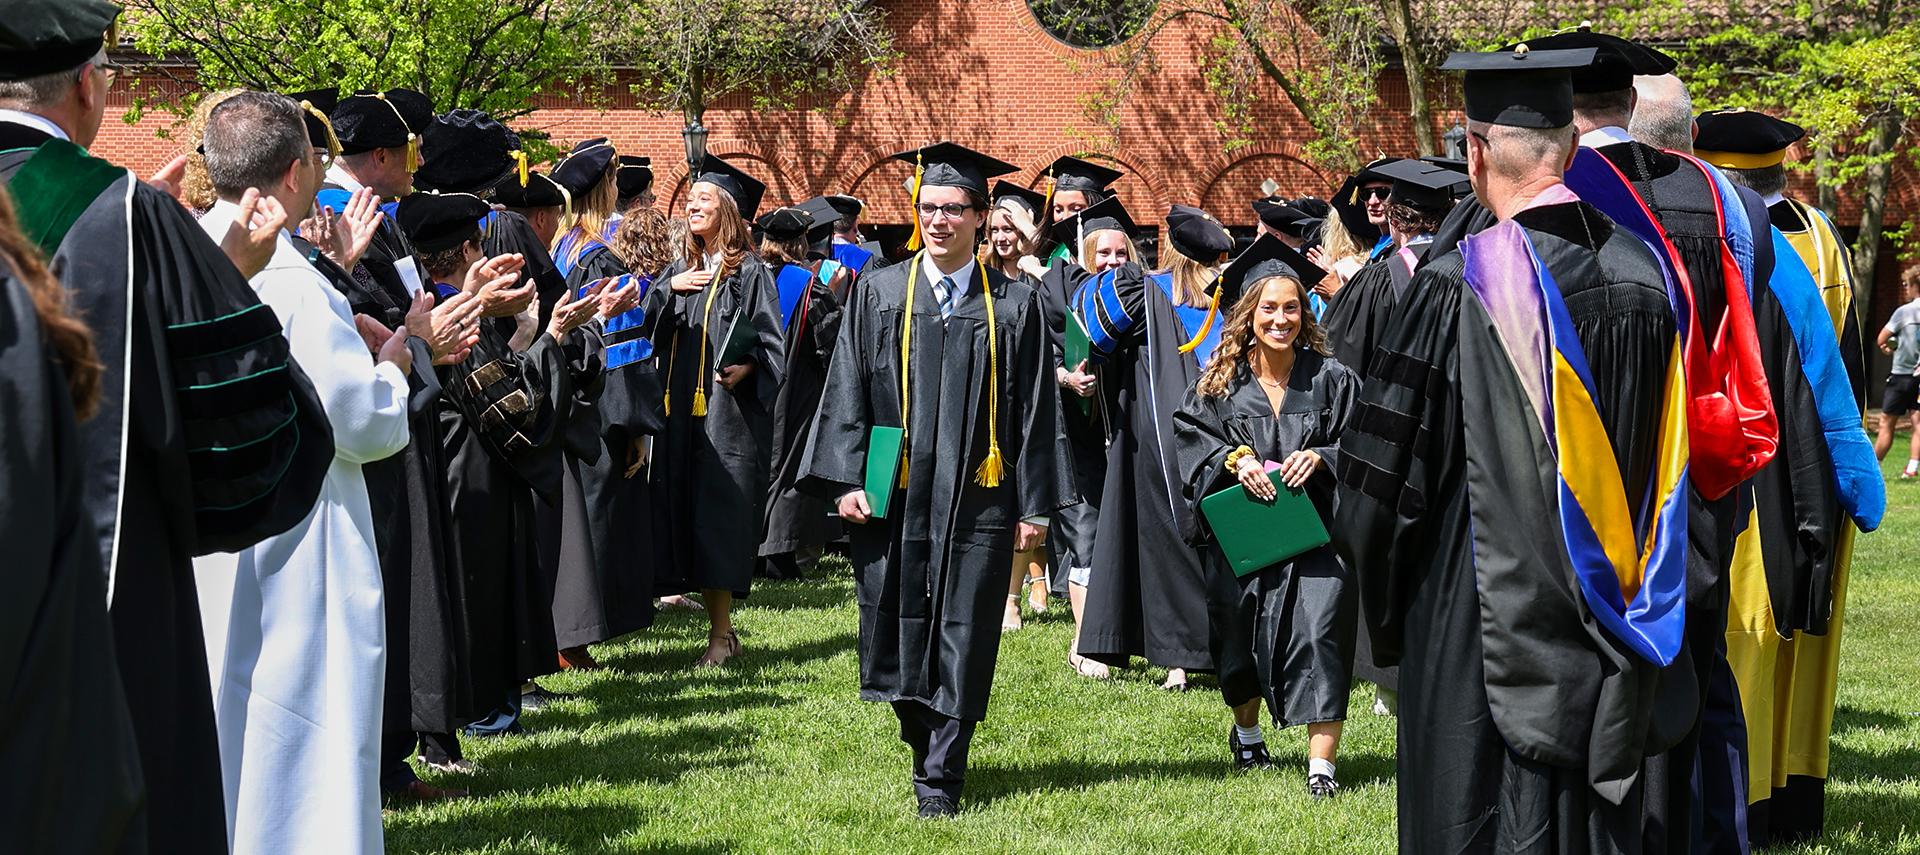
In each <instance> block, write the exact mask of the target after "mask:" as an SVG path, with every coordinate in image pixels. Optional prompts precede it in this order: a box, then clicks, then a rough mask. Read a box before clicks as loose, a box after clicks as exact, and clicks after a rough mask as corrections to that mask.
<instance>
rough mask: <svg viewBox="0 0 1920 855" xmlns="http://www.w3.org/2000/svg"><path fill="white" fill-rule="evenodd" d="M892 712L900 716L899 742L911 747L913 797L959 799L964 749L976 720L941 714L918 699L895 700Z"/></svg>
mask: <svg viewBox="0 0 1920 855" xmlns="http://www.w3.org/2000/svg"><path fill="white" fill-rule="evenodd" d="M893 714H894V715H895V716H896V717H898V718H899V719H900V741H901V742H905V743H906V744H907V747H908V748H911V749H913V794H914V796H915V797H916V798H922V799H924V798H928V797H930V796H946V797H947V798H949V799H953V800H954V801H956V802H958V801H959V800H960V790H961V789H962V788H963V787H965V786H966V777H967V749H969V748H971V747H972V745H973V729H974V727H975V726H976V725H978V724H979V722H974V721H961V720H960V719H957V718H952V717H949V716H946V715H942V714H940V713H937V712H934V711H933V709H932V708H930V707H928V706H927V705H926V704H923V703H920V702H919V701H894V702H893Z"/></svg>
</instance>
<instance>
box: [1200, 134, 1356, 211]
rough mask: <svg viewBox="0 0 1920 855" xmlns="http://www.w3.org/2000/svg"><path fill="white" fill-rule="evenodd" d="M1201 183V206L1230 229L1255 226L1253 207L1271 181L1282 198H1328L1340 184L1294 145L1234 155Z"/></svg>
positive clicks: (1275, 146)
mask: <svg viewBox="0 0 1920 855" xmlns="http://www.w3.org/2000/svg"><path fill="white" fill-rule="evenodd" d="M1203 174H1205V175H1206V176H1207V178H1206V180H1205V181H1203V182H1199V184H1198V186H1199V188H1200V193H1199V205H1200V207H1201V208H1202V209H1204V210H1206V211H1207V212H1208V213H1211V214H1213V215H1214V216H1215V217H1218V218H1219V219H1220V221H1221V222H1223V223H1226V224H1227V225H1253V222H1254V216H1253V209H1252V208H1251V207H1250V203H1251V202H1252V201H1253V200H1254V199H1257V198H1259V197H1261V196H1264V195H1266V194H1265V193H1262V192H1261V191H1260V185H1261V184H1262V183H1263V182H1265V181H1266V180H1267V179H1269V178H1271V179H1273V180H1274V182H1275V183H1277V184H1279V185H1280V188H1279V191H1278V192H1279V195H1282V196H1319V197H1321V198H1325V197H1326V196H1327V195H1328V194H1330V193H1332V192H1333V190H1334V187H1335V185H1336V184H1337V183H1338V182H1337V181H1336V180H1335V179H1334V178H1333V177H1332V176H1330V175H1328V174H1327V172H1326V171H1325V170H1323V169H1321V168H1320V167H1318V166H1316V165H1314V163H1313V162H1311V161H1309V160H1307V159H1306V158H1305V157H1302V156H1301V152H1300V149H1299V147H1298V146H1296V145H1294V144H1292V143H1280V144H1277V145H1269V146H1260V147H1255V148H1251V149H1245V150H1241V151H1238V152H1235V153H1234V154H1233V155H1231V156H1225V157H1222V158H1220V160H1218V161H1216V162H1215V165H1214V166H1213V168H1212V169H1209V170H1207V171H1206V172H1205V173H1203Z"/></svg>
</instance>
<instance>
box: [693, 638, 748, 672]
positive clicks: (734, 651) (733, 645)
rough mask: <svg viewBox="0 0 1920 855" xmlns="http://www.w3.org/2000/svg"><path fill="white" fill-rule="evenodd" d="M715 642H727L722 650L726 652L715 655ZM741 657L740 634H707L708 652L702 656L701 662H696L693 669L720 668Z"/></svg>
mask: <svg viewBox="0 0 1920 855" xmlns="http://www.w3.org/2000/svg"><path fill="white" fill-rule="evenodd" d="M714 642H726V643H725V644H724V645H723V646H722V648H721V649H722V650H723V651H724V652H723V653H722V654H721V655H719V656H715V655H714ZM739 655H740V635H739V634H738V633H734V632H728V633H726V634H725V635H714V634H713V633H707V652H706V653H703V654H701V655H700V659H699V661H697V662H694V663H693V667H695V668H718V667H720V666H722V665H725V664H727V661H728V660H730V659H732V658H733V657H735V656H739Z"/></svg>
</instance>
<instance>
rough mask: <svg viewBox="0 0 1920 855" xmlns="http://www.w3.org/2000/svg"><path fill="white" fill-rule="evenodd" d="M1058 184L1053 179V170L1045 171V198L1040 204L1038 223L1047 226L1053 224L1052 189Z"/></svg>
mask: <svg viewBox="0 0 1920 855" xmlns="http://www.w3.org/2000/svg"><path fill="white" fill-rule="evenodd" d="M1058 183H1059V182H1057V181H1055V180H1054V179H1053V170H1052V169H1048V170H1047V198H1046V201H1044V202H1041V203H1040V209H1041V210H1040V221H1041V222H1044V223H1049V224H1050V223H1052V222H1053V188H1054V185H1056V184H1058Z"/></svg>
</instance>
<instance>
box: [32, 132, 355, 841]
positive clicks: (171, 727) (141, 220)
mask: <svg viewBox="0 0 1920 855" xmlns="http://www.w3.org/2000/svg"><path fill="white" fill-rule="evenodd" d="M47 139H48V137H47V136H46V135H45V134H43V133H41V132H39V131H37V130H34V129H31V128H27V127H25V126H23V125H16V124H12V123H6V122H0V152H4V153H0V178H4V179H7V180H11V179H12V178H13V177H14V175H15V173H16V172H18V171H19V170H20V169H21V168H22V166H23V165H24V164H25V163H26V161H27V159H28V158H29V157H30V156H31V155H32V154H33V153H34V152H32V151H13V149H20V148H26V147H31V146H38V145H41V144H42V143H44V142H46V141H47ZM21 210H22V215H23V221H22V226H23V229H25V228H30V227H31V226H32V225H33V223H32V222H30V221H27V220H25V219H24V217H25V215H26V213H27V211H28V210H29V208H28V207H27V206H25V205H23V206H22V208H21ZM51 255H52V256H53V257H52V259H51V264H50V268H51V269H52V270H54V271H55V272H56V274H57V275H58V276H59V278H60V280H61V284H62V285H64V286H65V287H66V289H67V291H68V293H69V294H70V295H71V297H72V303H71V306H72V308H73V310H74V314H76V315H77V316H78V317H81V318H84V319H85V320H86V322H87V325H88V326H89V327H90V328H91V329H92V330H93V335H94V346H95V347H96V348H97V349H98V351H99V353H100V358H101V360H102V361H103V362H105V363H106V366H107V371H106V375H105V377H104V378H103V381H102V384H101V388H102V389H103V390H104V393H103V396H102V400H101V403H100V410H99V412H98V414H97V415H95V416H94V417H93V418H92V419H90V420H88V421H87V422H86V423H85V424H82V425H81V426H80V441H81V443H82V448H83V453H82V454H81V459H82V460H84V461H85V467H86V468H85V472H84V491H85V497H86V507H87V512H88V515H89V516H90V517H91V518H92V519H91V530H92V536H93V538H94V542H95V543H96V545H97V546H96V548H98V549H99V551H100V555H101V561H102V563H103V564H104V565H105V567H106V573H107V586H108V597H109V602H110V603H111V606H110V614H111V616H112V620H113V640H114V648H115V655H116V658H117V659H118V660H119V661H121V662H125V663H138V664H137V666H129V667H125V668H122V669H120V678H121V682H122V685H123V687H124V689H125V690H126V699H127V706H128V708H129V709H132V710H137V711H138V712H139V714H138V715H136V716H135V717H134V720H133V725H134V733H135V736H136V738H137V739H138V741H139V745H140V768H141V770H142V773H143V775H144V778H145V782H146V795H147V813H146V821H147V845H148V846H149V847H151V848H152V849H153V850H154V851H158V852H217V851H221V850H222V849H224V848H225V847H226V828H227V826H226V822H227V818H226V805H225V802H224V798H225V797H224V795H223V793H224V790H223V789H222V787H221V782H220V762H219V743H218V741H217V739H216V737H215V734H214V727H213V694H212V691H211V689H210V688H209V687H208V684H207V653H206V638H205V636H204V635H203V633H202V631H201V628H200V608H199V603H198V599H197V596H196V594H195V593H194V582H193V563H192V559H193V556H195V555H204V554H208V553H212V552H231V551H235V550H239V549H244V548H246V547H248V546H251V545H252V544H254V543H257V542H259V541H260V540H262V539H263V538H266V537H270V536H272V535H275V534H279V533H282V532H284V531H286V530H287V529H289V528H292V527H293V526H294V524H296V523H298V522H300V521H301V520H303V519H305V518H306V515H307V512H308V511H309V510H310V509H312V507H313V503H314V500H315V499H316V498H317V497H318V496H319V494H320V486H321V483H322V481H323V480H324V479H325V477H326V473H327V468H328V466H330V465H331V464H332V462H333V429H332V427H331V426H330V425H329V424H328V422H327V419H326V414H325V412H323V411H322V409H321V405H320V400H319V397H318V396H317V395H316V394H315V392H314V390H313V384H312V383H311V382H309V381H308V380H307V377H306V374H305V373H304V372H302V371H301V370H300V366H299V365H298V364H297V363H295V362H294V361H293V360H292V359H291V358H290V356H289V355H288V350H287V342H286V337H285V336H284V335H282V334H281V328H280V323H279V320H278V319H277V318H276V317H275V316H274V314H273V312H272V310H271V309H269V308H267V307H266V306H265V305H264V304H262V303H261V302H260V299H259V297H258V296H257V295H255V294H254V292H253V287H252V286H251V285H249V284H248V283H247V280H246V278H245V277H243V276H241V275H240V272H239V271H238V270H236V269H234V267H233V265H232V263H230V262H229V261H228V260H227V258H226V256H225V255H223V254H222V253H221V251H220V248H219V246H217V245H215V244H214V243H213V241H212V240H211V239H210V238H208V237H207V234H206V232H204V231H202V230H201V229H200V226H199V224H198V223H196V222H195V221H194V220H193V218H192V217H191V216H189V215H188V214H187V212H186V210H185V209H184V208H182V207H180V203H179V202H176V201H174V200H173V198H172V197H169V196H167V195H166V194H165V193H162V192H161V191H159V190H157V189H155V188H153V187H150V186H148V185H146V184H143V183H140V182H139V181H137V180H136V179H134V177H133V176H132V175H131V173H129V174H126V175H124V176H123V177H121V178H119V179H117V180H115V181H114V182H113V183H112V184H111V185H110V186H108V187H107V189H106V190H105V191H104V192H103V193H101V194H100V196H99V197H97V198H96V199H94V201H93V202H92V203H91V204H90V205H88V207H87V208H86V210H85V211H84V212H82V213H81V214H80V216H79V218H78V219H77V220H75V221H74V223H73V226H72V228H71V229H70V230H69V231H68V232H67V234H66V237H65V239H64V240H62V241H61V243H60V245H59V247H58V249H57V250H56V251H55V252H53V253H51ZM241 378H249V379H246V380H245V381H244V382H226V381H237V380H241ZM222 384H224V385H222ZM191 387H200V388H191ZM256 440H257V441H256ZM221 449H233V450H231V451H223V450H221Z"/></svg>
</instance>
